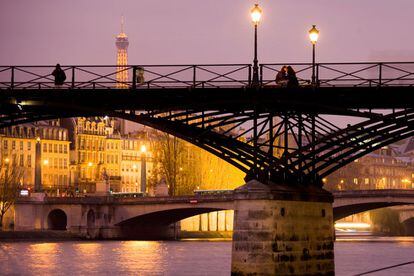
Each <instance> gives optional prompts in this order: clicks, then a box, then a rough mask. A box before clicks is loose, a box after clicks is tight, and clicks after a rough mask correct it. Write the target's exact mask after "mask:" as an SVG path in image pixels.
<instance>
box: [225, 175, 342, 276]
mask: <svg viewBox="0 0 414 276" xmlns="http://www.w3.org/2000/svg"><path fill="white" fill-rule="evenodd" d="M234 200H235V218H234V230H233V231H234V232H233V250H232V267H231V271H232V275H333V274H334V271H335V270H334V227H333V209H332V201H333V197H332V195H331V194H330V193H328V192H327V191H325V190H323V189H319V188H314V187H299V186H298V187H288V186H286V185H283V186H282V185H271V186H267V185H264V184H261V183H259V182H257V181H255V180H253V181H250V182H248V183H247V184H246V185H244V186H242V187H240V188H238V189H236V190H235V199H234Z"/></svg>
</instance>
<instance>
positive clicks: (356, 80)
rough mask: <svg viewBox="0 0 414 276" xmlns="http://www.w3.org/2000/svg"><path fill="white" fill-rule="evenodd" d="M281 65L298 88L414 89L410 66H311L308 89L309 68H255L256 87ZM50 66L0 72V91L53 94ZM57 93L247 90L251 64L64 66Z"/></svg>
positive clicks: (268, 83) (271, 81) (270, 81)
mask: <svg viewBox="0 0 414 276" xmlns="http://www.w3.org/2000/svg"><path fill="white" fill-rule="evenodd" d="M283 65H290V66H292V67H293V69H294V70H295V71H296V74H297V78H298V80H299V83H300V85H301V86H320V87H337V86H342V87H343V86H345V87H347V86H349V87H389V86H410V87H411V86H414V62H361V63H317V64H315V72H316V83H314V84H312V83H311V75H312V64H311V63H290V64H289V63H283V64H282V63H271V64H270V63H269V64H261V65H260V70H259V71H260V76H259V79H260V80H259V84H256V85H257V86H263V87H277V85H276V83H275V76H276V74H277V73H278V72H279V70H280V69H281V67H282V66H283ZM54 68H55V67H54V66H0V89H54V88H55V84H54V77H53V76H52V75H51V73H52V71H53V70H54ZM62 69H63V70H64V71H65V74H66V81H65V82H64V84H63V85H62V86H61V88H63V89H65V88H66V89H109V88H120V89H122V88H124V89H152V88H223V87H248V86H251V85H252V65H251V64H205V65H128V66H113V65H108V66H105V65H80V66H75V65H67V66H62Z"/></svg>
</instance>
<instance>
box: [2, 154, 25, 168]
mask: <svg viewBox="0 0 414 276" xmlns="http://www.w3.org/2000/svg"><path fill="white" fill-rule="evenodd" d="M4 159H10V162H14V160H15V162H17V164H18V165H19V166H20V167H25V166H26V167H28V168H31V167H32V155H31V154H28V155H27V156H26V163H25V162H24V161H25V157H24V155H23V154H20V155H19V156H16V154H12V155H11V157H10V158H9V157H8V156H7V155H5V156H4Z"/></svg>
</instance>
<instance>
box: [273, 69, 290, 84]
mask: <svg viewBox="0 0 414 276" xmlns="http://www.w3.org/2000/svg"><path fill="white" fill-rule="evenodd" d="M275 82H276V84H277V85H280V86H281V87H286V86H287V83H288V75H287V66H286V65H284V66H282V68H280V71H279V72H278V73H277V74H276V79H275Z"/></svg>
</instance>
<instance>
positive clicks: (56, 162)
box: [43, 158, 68, 169]
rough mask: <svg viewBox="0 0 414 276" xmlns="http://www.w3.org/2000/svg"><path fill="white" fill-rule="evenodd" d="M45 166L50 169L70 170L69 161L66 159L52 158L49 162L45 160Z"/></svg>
mask: <svg viewBox="0 0 414 276" xmlns="http://www.w3.org/2000/svg"><path fill="white" fill-rule="evenodd" d="M43 164H44V165H48V167H49V168H54V169H67V168H68V160H67V159H66V158H63V159H62V158H59V159H58V158H50V160H49V159H48V160H47V162H46V160H43Z"/></svg>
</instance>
